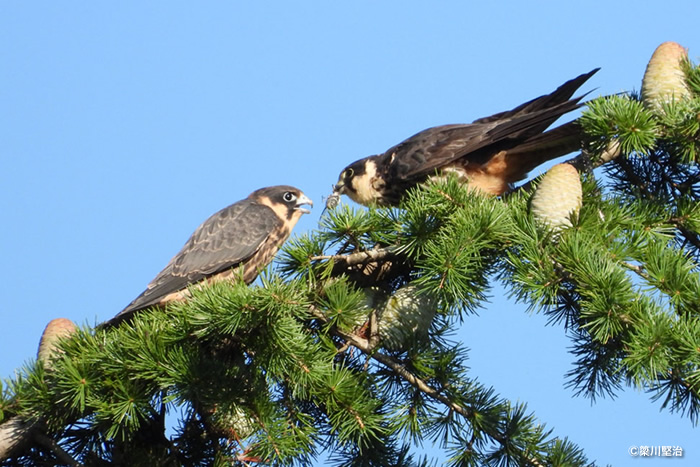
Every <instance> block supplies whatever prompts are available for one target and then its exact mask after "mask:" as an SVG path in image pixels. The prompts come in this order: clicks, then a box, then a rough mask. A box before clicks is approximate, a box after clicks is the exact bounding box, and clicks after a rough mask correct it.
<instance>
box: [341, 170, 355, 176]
mask: <svg viewBox="0 0 700 467" xmlns="http://www.w3.org/2000/svg"><path fill="white" fill-rule="evenodd" d="M353 175H355V171H354V170H352V169H345V173H344V174H343V178H352V176H353Z"/></svg>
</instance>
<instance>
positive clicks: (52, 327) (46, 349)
mask: <svg viewBox="0 0 700 467" xmlns="http://www.w3.org/2000/svg"><path fill="white" fill-rule="evenodd" d="M77 329H78V327H77V326H76V325H75V324H73V321H71V320H69V319H66V318H56V319H52V320H51V321H49V324H47V325H46V328H45V329H44V333H43V334H42V335H41V340H40V341H39V351H38V352H37V360H39V361H40V362H41V363H43V364H44V368H47V369H48V368H50V367H51V359H52V358H53V357H55V356H56V355H57V352H58V348H57V345H58V340H59V339H61V338H67V337H69V336H70V335H71V334H73V333H74V332H75V331H76V330H77Z"/></svg>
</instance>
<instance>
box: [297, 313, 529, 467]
mask: <svg viewBox="0 0 700 467" xmlns="http://www.w3.org/2000/svg"><path fill="white" fill-rule="evenodd" d="M309 311H310V313H311V314H312V315H313V316H314V317H316V318H318V319H320V320H321V321H324V322H327V321H328V320H327V318H326V316H325V315H324V314H323V312H321V311H320V310H319V309H318V308H316V307H315V306H313V305H311V306H310V307H309ZM333 334H335V335H336V336H337V337H340V338H341V339H343V340H344V341H345V342H346V343H347V344H350V345H352V346H354V347H356V348H357V349H359V350H360V351H361V352H362V353H364V354H365V355H367V356H369V357H370V358H372V359H373V360H376V361H377V362H379V363H381V364H383V365H385V366H387V367H389V368H391V369H392V370H393V371H394V372H395V373H396V374H397V375H399V376H400V377H401V378H403V379H404V380H405V381H406V382H408V383H409V384H410V385H411V386H413V387H415V388H416V389H418V390H419V391H421V392H422V393H424V394H425V395H427V396H429V397H431V398H433V399H435V400H437V401H439V402H442V403H443V404H444V405H445V406H447V407H448V408H449V409H450V410H452V411H454V412H457V413H459V414H460V415H462V416H464V417H465V418H472V417H474V416H475V412H474V411H472V410H470V409H468V408H466V407H463V406H461V405H459V404H457V403H455V402H453V401H451V400H450V399H449V398H448V397H446V396H445V395H443V394H441V393H440V391H438V390H437V389H435V388H433V387H431V386H430V385H429V384H428V383H426V382H425V381H424V380H422V379H421V378H419V377H417V376H416V375H414V374H413V373H411V372H410V371H409V370H407V369H406V367H405V366H404V365H402V364H401V363H399V362H398V361H396V360H395V359H394V358H392V357H390V356H389V355H386V354H383V353H381V352H379V351H376V350H375V348H374V347H373V346H372V345H371V344H370V341H369V340H367V339H364V338H362V337H359V336H356V335H354V334H352V333H348V332H344V331H341V330H340V329H337V328H336V329H334V330H333ZM485 432H486V433H487V434H488V435H489V436H490V437H491V438H493V439H494V440H495V441H497V442H498V443H500V444H502V445H505V444H506V442H507V441H508V440H507V439H506V437H505V436H503V435H501V434H500V433H497V432H491V431H490V430H485ZM469 444H470V446H471V445H472V443H469ZM527 461H528V463H529V464H528V465H534V466H538V467H541V466H542V464H541V463H540V462H539V461H538V460H537V459H533V458H529V459H527Z"/></svg>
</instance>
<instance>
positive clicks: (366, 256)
mask: <svg viewBox="0 0 700 467" xmlns="http://www.w3.org/2000/svg"><path fill="white" fill-rule="evenodd" d="M396 251H397V248H396V247H387V248H376V249H374V250H365V251H358V252H355V253H350V254H349V255H321V256H312V257H311V258H309V259H310V260H311V261H329V260H330V261H333V262H335V263H336V264H338V265H342V266H348V267H349V266H357V265H358V264H368V263H376V262H379V261H384V260H386V259H387V258H391V257H392V256H394V255H396Z"/></svg>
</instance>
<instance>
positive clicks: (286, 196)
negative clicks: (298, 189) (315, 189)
mask: <svg viewBox="0 0 700 467" xmlns="http://www.w3.org/2000/svg"><path fill="white" fill-rule="evenodd" d="M282 199H284V200H285V201H286V202H288V203H290V202H292V201H294V200H296V199H297V195H295V194H294V193H292V192H291V191H287V192H286V193H285V194H283V195H282Z"/></svg>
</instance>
